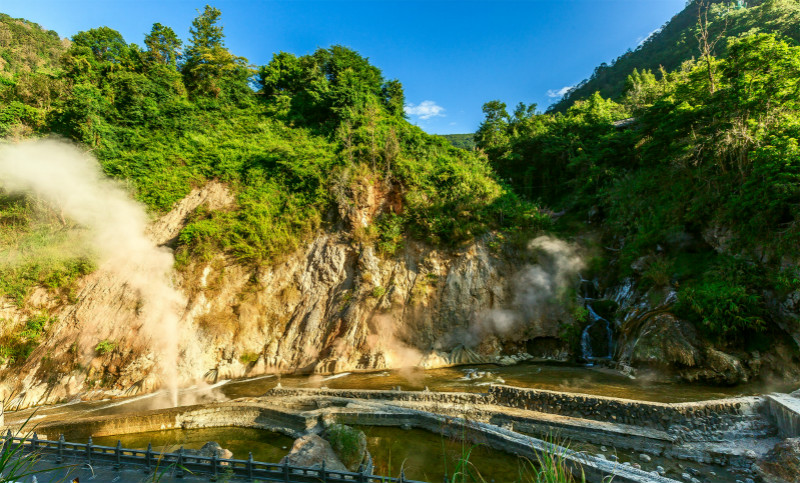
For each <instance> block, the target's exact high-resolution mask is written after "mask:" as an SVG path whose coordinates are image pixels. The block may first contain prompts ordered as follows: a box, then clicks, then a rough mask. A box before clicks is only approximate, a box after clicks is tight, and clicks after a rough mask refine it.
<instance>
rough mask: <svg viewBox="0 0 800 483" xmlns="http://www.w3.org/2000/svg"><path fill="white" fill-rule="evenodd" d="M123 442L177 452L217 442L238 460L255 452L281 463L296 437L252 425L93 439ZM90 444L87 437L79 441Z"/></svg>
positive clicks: (257, 456) (255, 456)
mask: <svg viewBox="0 0 800 483" xmlns="http://www.w3.org/2000/svg"><path fill="white" fill-rule="evenodd" d="M117 440H119V441H122V447H123V448H131V449H147V445H148V443H150V444H152V445H153V451H158V452H162V451H165V452H174V451H177V450H178V448H180V447H184V448H186V449H200V448H202V447H203V445H204V444H206V443H207V442H209V441H216V442H217V443H219V445H220V446H222V447H223V448H225V449H228V450H230V451H231V452H232V453H233V458H235V459H243V460H245V459H247V457H248V454H249V453H251V452H252V453H253V459H255V460H256V461H264V462H267V463H277V462H279V461H280V460H281V458H283V457H284V456H286V454H287V453H288V452H289V450H291V448H292V443H293V442H294V440H293V439H292V438H290V437H288V436H284V435H283V434H281V433H275V432H272V431H265V430H260V429H248V428H232V427H231V428H203V429H171V430H166V431H152V432H147V433H135V434H123V435H118V436H101V437H97V438H93V439H92V443H93V444H96V445H100V446H116V445H117ZM77 442H79V443H86V442H87V441H86V440H81V441H77Z"/></svg>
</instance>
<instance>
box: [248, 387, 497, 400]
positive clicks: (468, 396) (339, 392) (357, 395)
mask: <svg viewBox="0 0 800 483" xmlns="http://www.w3.org/2000/svg"><path fill="white" fill-rule="evenodd" d="M311 394H319V395H320V396H326V397H340V398H346V399H366V400H370V399H372V400H380V401H413V402H429V403H447V404H491V402H492V400H491V396H490V395H488V394H486V393H472V392H432V391H380V390H374V389H297V388H288V387H287V388H283V387H276V388H273V389H270V390H269V391H267V393H266V394H265V395H264V396H265V397H278V398H282V397H297V396H302V397H306V396H309V395H311Z"/></svg>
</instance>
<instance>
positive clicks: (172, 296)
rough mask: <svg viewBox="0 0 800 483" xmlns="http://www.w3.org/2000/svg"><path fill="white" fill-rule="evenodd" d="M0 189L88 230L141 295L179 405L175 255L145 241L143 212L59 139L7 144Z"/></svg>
mask: <svg viewBox="0 0 800 483" xmlns="http://www.w3.org/2000/svg"><path fill="white" fill-rule="evenodd" d="M0 187H1V188H3V189H4V190H6V191H8V192H12V193H29V194H32V195H34V196H36V197H38V198H39V199H41V200H43V201H45V202H46V203H48V204H50V205H51V206H53V207H54V208H55V209H57V210H60V211H61V214H62V216H64V217H67V218H70V219H71V220H73V221H75V222H76V223H78V224H80V225H82V226H83V227H84V228H86V229H87V230H88V233H89V240H90V244H91V245H92V248H93V250H94V252H95V253H97V255H98V256H99V258H100V260H99V262H100V266H101V269H104V270H106V271H108V272H110V273H112V274H114V275H116V276H117V277H119V278H120V279H121V280H124V281H125V282H126V283H127V284H128V286H130V287H131V288H132V289H134V290H135V291H137V292H138V294H139V297H140V300H141V307H140V310H139V315H140V318H141V320H142V322H143V325H142V329H143V330H144V333H145V335H146V336H148V337H150V338H151V339H152V341H153V348H154V349H155V350H156V351H157V352H158V353H159V355H160V368H161V372H162V376H163V380H164V381H165V383H166V384H167V386H168V387H169V389H170V392H171V393H172V399H173V403H174V404H176V405H177V387H178V369H177V368H178V337H179V331H178V325H179V321H180V316H179V315H178V314H179V313H180V311H181V307H185V303H184V301H183V298H182V296H181V295H180V293H179V292H178V291H177V290H175V288H174V287H173V286H172V283H171V279H170V274H171V270H172V264H173V257H172V254H171V253H170V252H169V251H168V250H167V249H162V248H159V247H157V246H155V244H154V243H153V242H152V241H150V240H149V239H148V238H147V237H146V236H145V228H146V227H147V223H148V220H147V215H146V213H145V210H144V207H143V206H141V205H140V204H139V203H137V202H135V201H133V200H131V199H130V198H129V197H128V195H127V194H126V192H125V190H124V189H123V188H122V187H121V186H120V185H119V184H118V183H116V182H114V181H112V180H110V179H108V178H107V177H105V176H104V175H103V173H102V171H101V170H100V167H99V165H98V164H97V162H96V161H95V160H94V159H93V158H91V157H90V156H88V155H86V154H84V153H83V152H81V151H79V150H78V149H77V148H76V147H74V146H72V145H70V144H67V143H64V142H58V141H53V140H48V141H30V142H24V143H20V144H16V145H8V146H2V147H0Z"/></svg>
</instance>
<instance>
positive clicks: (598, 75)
mask: <svg viewBox="0 0 800 483" xmlns="http://www.w3.org/2000/svg"><path fill="white" fill-rule="evenodd" d="M708 5H710V8H709V14H708V20H709V22H710V26H709V31H710V33H711V35H712V36H719V35H720V33H723V36H724V38H723V39H722V40H721V41H719V42H718V43H717V45H716V49H715V55H717V56H720V55H724V54H725V50H726V42H725V41H724V40H725V38H731V37H737V36H739V35H742V34H745V33H752V32H755V31H761V32H777V33H780V34H782V35H785V36H786V37H790V38H791V39H793V40H794V41H795V42H798V41H800V1H798V0H749V1H747V2H742V4H741V5H740V4H739V3H737V2H726V1H719V0H710V1H705V2H701V1H698V0H690V2H688V3H687V5H686V7H685V8H684V9H683V10H682V11H681V12H680V13H678V14H676V15H675V16H674V17H672V18H671V19H670V20H669V21H668V22H667V23H666V24H664V26H663V27H662V28H661V29H659V30H658V31H656V33H654V34H653V35H651V36H650V37H649V38H648V39H646V40H645V41H644V42H642V44H641V45H639V46H638V47H637V48H636V49H635V50H628V51H627V52H625V53H624V54H622V55H621V56H619V57H618V58H617V59H615V60H614V61H613V62H612V63H611V64H606V63H602V64H600V65H599V66H597V67H596V68H595V70H594V72H593V73H592V75H591V76H590V77H589V78H588V79H585V80H584V81H583V82H581V83H580V84H578V85H577V86H575V87H574V88H573V89H572V90H570V91H569V92H567V94H566V95H565V96H564V97H563V98H562V99H561V100H560V101H558V102H556V103H555V104H553V105H552V106H550V108H549V109H548V111H549V112H564V111H566V110H567V109H568V108H569V107H570V106H572V105H573V104H574V103H575V102H576V101H579V100H583V99H587V98H588V97H589V96H591V95H592V94H593V93H595V92H599V93H600V95H602V96H603V97H605V98H616V97H618V96H620V95H621V94H622V93H623V92H624V90H625V85H626V81H627V78H628V75H630V74H631V73H632V72H633V71H634V69H637V70H639V71H642V70H651V71H653V72H657V71H659V70H660V69H661V67H663V68H664V69H665V70H666V71H672V70H674V69H676V68H678V67H679V66H680V65H681V63H683V62H684V61H686V60H689V59H691V58H692V57H697V56H698V53H699V50H698V42H697V39H696V38H695V35H694V33H695V29H696V27H697V21H698V13H699V12H700V11H704V10H705V8H706V7H707V6H708Z"/></svg>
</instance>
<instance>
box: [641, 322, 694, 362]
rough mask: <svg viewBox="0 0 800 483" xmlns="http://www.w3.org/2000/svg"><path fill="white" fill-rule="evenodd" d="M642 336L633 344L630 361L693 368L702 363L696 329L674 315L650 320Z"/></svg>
mask: <svg viewBox="0 0 800 483" xmlns="http://www.w3.org/2000/svg"><path fill="white" fill-rule="evenodd" d="M640 333H641V334H643V335H642V336H641V337H639V338H638V339H635V340H634V341H633V344H635V347H634V349H633V352H632V354H631V362H634V363H647V364H654V365H662V366H663V365H679V366H683V367H694V366H696V365H698V364H699V363H700V361H701V353H700V350H699V349H698V348H697V347H696V346H695V342H696V341H697V331H696V330H695V328H694V326H693V325H692V324H690V323H688V322H686V321H684V320H681V319H678V318H677V317H675V316H674V315H672V314H668V313H666V314H658V315H655V316H653V317H650V319H648V321H647V322H646V323H645V324H643V327H642V330H641V332H640Z"/></svg>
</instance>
